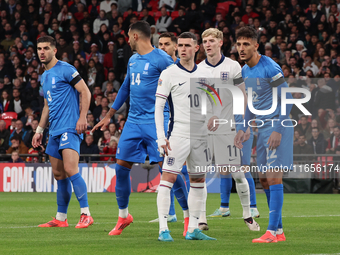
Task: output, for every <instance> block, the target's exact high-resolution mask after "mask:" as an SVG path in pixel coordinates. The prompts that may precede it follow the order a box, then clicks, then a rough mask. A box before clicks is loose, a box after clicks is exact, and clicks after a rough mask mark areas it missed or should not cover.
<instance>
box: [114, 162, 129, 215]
mask: <svg viewBox="0 0 340 255" xmlns="http://www.w3.org/2000/svg"><path fill="white" fill-rule="evenodd" d="M130 170H131V169H129V168H127V167H124V166H121V165H119V164H116V199H117V203H118V207H119V209H126V208H127V207H128V205H129V197H130V193H131V181H130ZM119 212H120V213H121V211H120V210H119ZM122 215H123V216H125V215H126V211H122ZM119 216H120V217H122V216H121V215H119ZM126 217H127V215H126ZM126 217H122V218H126Z"/></svg>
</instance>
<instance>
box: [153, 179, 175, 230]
mask: <svg viewBox="0 0 340 255" xmlns="http://www.w3.org/2000/svg"><path fill="white" fill-rule="evenodd" d="M173 185H174V184H173V183H171V182H167V181H160V183H159V189H158V193H157V209H158V220H159V233H161V232H162V231H164V230H168V229H169V228H168V214H169V209H170V204H171V199H170V191H171V189H172V186H173Z"/></svg>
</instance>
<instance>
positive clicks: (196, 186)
mask: <svg viewBox="0 0 340 255" xmlns="http://www.w3.org/2000/svg"><path fill="white" fill-rule="evenodd" d="M203 196H204V183H203V182H202V183H190V192H189V196H188V205H189V215H190V216H189V226H188V231H189V233H192V232H194V230H195V229H196V228H198V220H199V217H200V214H201V211H202V203H203Z"/></svg>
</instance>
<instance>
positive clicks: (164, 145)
mask: <svg viewBox="0 0 340 255" xmlns="http://www.w3.org/2000/svg"><path fill="white" fill-rule="evenodd" d="M157 145H158V151H159V153H160V154H161V155H162V156H164V155H167V156H168V154H169V150H170V151H171V147H170V142H169V140H168V139H165V138H164V139H159V140H157Z"/></svg>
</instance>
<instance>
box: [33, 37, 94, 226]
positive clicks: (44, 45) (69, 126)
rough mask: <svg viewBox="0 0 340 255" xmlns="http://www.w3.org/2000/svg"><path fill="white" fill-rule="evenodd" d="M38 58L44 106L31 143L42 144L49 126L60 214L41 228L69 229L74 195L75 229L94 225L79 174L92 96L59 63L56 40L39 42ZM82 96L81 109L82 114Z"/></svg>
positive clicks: (75, 75)
mask: <svg viewBox="0 0 340 255" xmlns="http://www.w3.org/2000/svg"><path fill="white" fill-rule="evenodd" d="M37 50H38V56H39V59H40V61H41V63H43V64H44V66H45V69H46V71H45V72H44V73H43V75H42V76H41V85H42V86H43V90H44V101H45V105H44V108H43V111H42V114H41V118H40V122H39V126H38V128H37V131H36V134H35V135H34V137H33V139H32V145H33V147H39V146H40V145H41V142H42V138H43V132H44V128H45V127H46V126H47V124H48V122H49V123H50V126H49V136H50V137H49V142H48V145H47V148H46V153H47V154H48V155H49V156H50V161H51V166H52V172H53V175H54V178H55V179H56V180H57V184H58V189H57V204H58V211H57V216H56V218H55V219H54V220H52V221H50V222H47V223H45V224H42V225H39V227H67V226H68V223H67V208H68V204H69V202H70V199H71V195H72V186H71V183H72V185H73V189H74V193H75V195H76V197H77V199H78V201H79V204H80V211H81V216H80V221H79V223H78V224H77V225H76V228H87V227H88V226H90V225H92V224H93V219H92V217H91V215H90V211H89V205H88V201H87V188H86V183H85V181H84V179H83V178H82V176H81V175H80V174H79V172H78V162H79V149H80V143H81V141H82V138H83V135H82V133H83V131H85V130H86V129H87V122H86V114H87V111H88V109H89V106H90V100H91V93H90V91H89V89H88V88H87V86H86V84H85V82H84V80H83V79H82V78H81V77H80V75H79V73H78V72H77V70H76V69H75V68H74V67H73V66H72V65H70V64H68V63H65V62H62V61H59V60H58V59H57V58H56V57H55V55H56V53H57V49H56V41H55V39H54V38H53V37H50V36H44V37H40V38H39V39H38V41H37ZM79 96H81V106H82V109H81V111H80V112H79Z"/></svg>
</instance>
